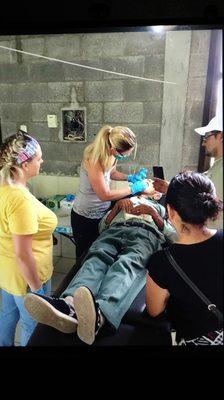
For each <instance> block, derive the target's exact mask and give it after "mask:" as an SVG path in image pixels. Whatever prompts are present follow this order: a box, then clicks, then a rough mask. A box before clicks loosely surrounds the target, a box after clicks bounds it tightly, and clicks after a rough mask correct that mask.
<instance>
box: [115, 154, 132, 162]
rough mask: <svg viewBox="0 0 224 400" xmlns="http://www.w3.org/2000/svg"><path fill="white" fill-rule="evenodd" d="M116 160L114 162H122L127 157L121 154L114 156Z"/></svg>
mask: <svg viewBox="0 0 224 400" xmlns="http://www.w3.org/2000/svg"><path fill="white" fill-rule="evenodd" d="M114 157H115V158H116V160H119V161H121V160H124V159H125V158H127V157H129V156H122V155H121V154H116V156H114Z"/></svg>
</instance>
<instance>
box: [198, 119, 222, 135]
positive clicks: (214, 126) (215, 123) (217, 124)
mask: <svg viewBox="0 0 224 400" xmlns="http://www.w3.org/2000/svg"><path fill="white" fill-rule="evenodd" d="M212 131H219V132H223V124H222V118H221V117H219V118H218V117H217V116H215V117H214V118H212V119H211V121H210V122H209V123H208V125H206V126H202V127H201V128H197V129H195V132H197V133H199V135H205V134H206V133H207V132H212Z"/></svg>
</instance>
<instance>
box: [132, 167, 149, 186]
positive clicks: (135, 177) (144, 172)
mask: <svg viewBox="0 0 224 400" xmlns="http://www.w3.org/2000/svg"><path fill="white" fill-rule="evenodd" d="M147 172H148V170H147V168H140V170H139V171H138V172H137V173H136V174H129V175H128V176H127V181H128V182H132V183H135V182H138V181H142V180H143V179H145V178H146V177H147Z"/></svg>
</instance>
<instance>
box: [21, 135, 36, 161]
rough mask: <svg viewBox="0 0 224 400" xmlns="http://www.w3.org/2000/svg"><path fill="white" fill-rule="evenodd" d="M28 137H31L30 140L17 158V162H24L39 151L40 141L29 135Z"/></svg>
mask: <svg viewBox="0 0 224 400" xmlns="http://www.w3.org/2000/svg"><path fill="white" fill-rule="evenodd" d="M26 136H28V138H29V139H30V140H29V142H27V144H26V147H25V149H23V150H22V151H21V153H19V154H18V159H17V163H18V164H22V163H23V162H24V161H27V160H29V159H30V158H31V157H33V156H34V154H35V153H36V151H37V148H38V146H39V144H38V142H37V141H36V139H34V138H32V137H31V136H29V135H26Z"/></svg>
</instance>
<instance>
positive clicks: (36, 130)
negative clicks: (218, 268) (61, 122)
mask: <svg viewBox="0 0 224 400" xmlns="http://www.w3.org/2000/svg"><path fill="white" fill-rule="evenodd" d="M27 128H28V132H30V133H31V134H32V135H33V136H35V138H36V139H37V140H38V141H44V142H58V141H59V129H58V128H48V126H47V123H46V122H45V123H40V122H29V123H28V124H27ZM58 145H59V144H58ZM43 157H44V155H43Z"/></svg>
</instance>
